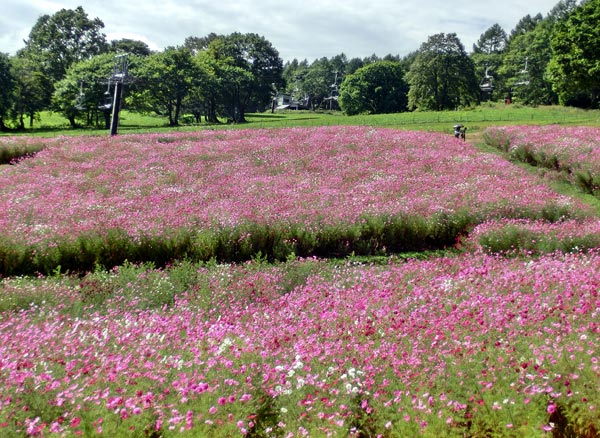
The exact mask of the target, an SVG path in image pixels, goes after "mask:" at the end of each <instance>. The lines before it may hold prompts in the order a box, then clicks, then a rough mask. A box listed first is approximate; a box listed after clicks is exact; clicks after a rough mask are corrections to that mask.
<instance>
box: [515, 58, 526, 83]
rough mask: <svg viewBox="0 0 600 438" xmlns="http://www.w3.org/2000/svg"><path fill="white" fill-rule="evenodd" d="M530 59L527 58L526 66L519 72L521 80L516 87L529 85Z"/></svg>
mask: <svg viewBox="0 0 600 438" xmlns="http://www.w3.org/2000/svg"><path fill="white" fill-rule="evenodd" d="M528 60H529V58H528V57H525V66H524V67H523V69H522V70H521V71H519V79H518V80H517V82H515V86H516V87H519V86H526V85H529V70H527V61H528Z"/></svg>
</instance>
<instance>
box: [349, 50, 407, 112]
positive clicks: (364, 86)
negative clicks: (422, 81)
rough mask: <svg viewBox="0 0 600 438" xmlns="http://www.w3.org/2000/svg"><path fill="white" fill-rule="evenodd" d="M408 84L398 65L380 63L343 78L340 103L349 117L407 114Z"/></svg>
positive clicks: (395, 63)
mask: <svg viewBox="0 0 600 438" xmlns="http://www.w3.org/2000/svg"><path fill="white" fill-rule="evenodd" d="M407 93H408V85H407V84H406V82H405V81H404V70H403V69H402V66H401V64H400V63H398V62H393V61H379V62H375V63H373V64H368V65H366V66H364V67H361V68H359V69H358V70H356V72H354V73H353V74H351V75H349V76H346V78H345V79H344V81H343V82H342V84H341V86H340V97H339V104H340V107H341V109H342V110H343V111H344V112H345V113H346V114H348V115H354V114H359V113H368V114H382V113H395V112H401V111H406V105H407Z"/></svg>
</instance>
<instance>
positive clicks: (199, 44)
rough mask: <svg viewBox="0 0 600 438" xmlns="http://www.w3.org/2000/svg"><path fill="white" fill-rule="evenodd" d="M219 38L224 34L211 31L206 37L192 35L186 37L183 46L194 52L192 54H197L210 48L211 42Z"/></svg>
mask: <svg viewBox="0 0 600 438" xmlns="http://www.w3.org/2000/svg"><path fill="white" fill-rule="evenodd" d="M218 38H222V35H221V36H219V35H217V34H216V33H214V32H211V33H209V34H208V35H206V36H204V37H196V36H190V37H187V38H186V39H185V41H184V43H183V46H184V47H185V48H187V49H188V50H189V51H190V52H192V54H194V55H197V54H198V53H200V52H202V51H203V50H206V49H208V46H209V45H210V43H211V42H213V41H214V40H216V39H218Z"/></svg>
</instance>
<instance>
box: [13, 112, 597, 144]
mask: <svg viewBox="0 0 600 438" xmlns="http://www.w3.org/2000/svg"><path fill="white" fill-rule="evenodd" d="M247 120H248V122H249V123H247V124H241V125H235V126H234V125H227V124H222V125H209V124H206V123H201V124H199V125H182V126H179V127H177V128H170V127H168V126H167V121H166V119H165V118H164V117H157V116H151V115H141V114H136V113H130V112H127V111H123V113H122V115H121V119H120V126H119V132H120V133H130V132H150V131H151V132H155V131H172V130H198V129H204V128H210V129H214V128H223V129H224V128H232V127H234V128H235V127H243V128H252V127H256V128H280V127H292V126H323V125H371V126H385V127H393V128H400V129H410V130H423V131H438V132H448V133H449V134H450V133H452V127H453V126H454V125H455V124H457V123H462V124H464V125H465V126H466V127H467V128H468V130H467V136H468V138H469V137H470V136H471V135H473V134H475V135H477V133H480V132H481V131H483V129H485V128H486V127H488V126H491V125H516V124H554V123H558V124H564V125H592V126H600V111H598V110H581V109H576V108H566V107H559V106H550V107H537V108H529V107H522V106H519V105H509V106H507V105H504V104H488V105H483V106H479V107H475V108H473V109H468V110H461V111H443V112H418V111H417V112H407V113H398V114H379V115H358V116H345V115H343V114H341V113H335V112H334V113H316V112H308V111H289V112H277V113H275V114H271V113H270V112H267V113H261V114H248V115H247ZM24 133H25V134H29V135H42V136H54V135H73V134H77V135H80V134H93V135H105V134H107V133H108V132H107V131H106V130H102V129H90V128H86V129H70V128H69V126H68V122H67V121H66V119H64V118H63V117H61V116H60V115H57V114H52V113H43V114H42V115H41V119H40V121H39V122H37V123H36V125H35V127H34V129H31V130H30V129H27V130H25V132H24Z"/></svg>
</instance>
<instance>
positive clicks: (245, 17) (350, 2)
mask: <svg viewBox="0 0 600 438" xmlns="http://www.w3.org/2000/svg"><path fill="white" fill-rule="evenodd" d="M557 3H558V0H499V1H495V2H491V1H489V2H488V1H474V0H456V1H454V2H452V1H449V0H420V1H415V2H408V1H401V0H400V1H394V0H235V1H232V0H189V1H185V0H184V1H182V0H179V1H176V0H146V1H143V2H141V1H133V2H128V1H126V0H119V1H116V0H85V1H83V0H79V1H67V0H63V1H53V0H3V1H2V8H1V12H0V52H5V53H9V54H11V55H14V54H15V52H16V51H17V50H18V49H20V48H22V47H23V46H24V43H23V40H24V39H26V38H27V36H28V35H29V32H30V31H31V28H32V27H33V25H34V24H35V23H36V21H37V19H38V18H39V17H40V16H41V15H44V14H49V15H52V14H54V13H55V12H57V11H59V10H60V9H63V8H66V9H75V8H76V7H77V6H79V5H81V6H83V8H84V10H85V11H86V13H87V14H88V17H90V18H96V17H97V18H100V19H101V20H102V21H103V22H104V26H105V27H104V33H105V34H106V38H107V40H108V41H110V40H113V39H120V38H131V39H136V40H141V41H144V42H145V43H146V44H148V45H149V46H150V48H151V49H154V50H161V49H163V48H165V47H167V46H177V45H181V44H183V42H184V40H185V38H187V37H188V36H199V37H201V36H205V35H207V34H209V33H210V32H215V33H217V34H228V33H231V32H236V31H239V32H242V33H247V32H253V33H257V34H259V35H262V36H264V37H265V38H266V39H267V40H269V41H270V42H271V44H272V45H273V46H274V47H275V48H276V49H277V50H278V51H279V54H280V56H281V58H282V59H283V60H284V61H288V60H292V59H294V58H297V59H298V60H302V59H305V58H306V59H308V61H309V62H312V61H313V60H315V59H317V58H321V57H323V56H326V57H328V58H329V57H332V56H335V55H337V54H340V53H345V54H346V56H347V57H348V58H349V59H350V58H354V57H360V58H363V57H365V56H369V55H371V54H376V55H378V56H381V57H383V56H385V55H387V54H393V55H400V56H404V55H406V54H408V53H409V52H411V51H414V50H417V49H418V48H419V46H420V45H421V44H422V43H423V42H425V41H427V37H428V36H430V35H434V34H437V33H441V32H444V33H456V34H457V35H458V37H459V38H460V40H461V41H462V43H463V44H464V45H465V48H466V49H467V51H471V49H472V46H473V44H474V43H475V42H476V41H477V40H478V39H479V36H480V35H481V34H482V33H483V32H485V31H486V30H487V29H488V28H489V27H490V26H492V25H493V24H494V23H498V24H500V26H502V28H503V29H504V30H505V31H506V33H510V31H511V30H512V29H513V28H514V27H515V25H516V24H517V22H518V21H519V20H520V19H521V18H522V17H524V16H525V15H527V14H530V15H532V16H533V15H536V14H537V13H541V14H542V15H543V16H546V15H547V14H548V12H550V10H551V9H552V8H553V7H554V6H555V5H556V4H557Z"/></svg>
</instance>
